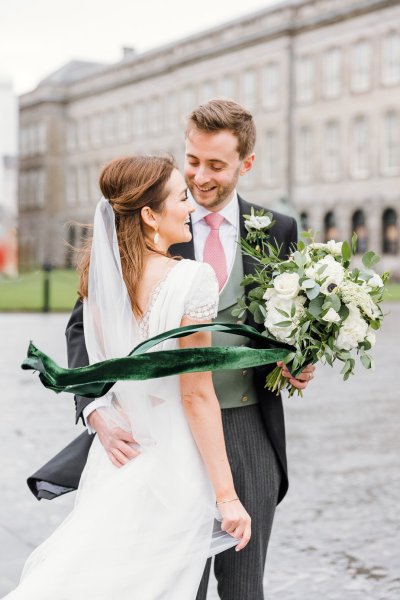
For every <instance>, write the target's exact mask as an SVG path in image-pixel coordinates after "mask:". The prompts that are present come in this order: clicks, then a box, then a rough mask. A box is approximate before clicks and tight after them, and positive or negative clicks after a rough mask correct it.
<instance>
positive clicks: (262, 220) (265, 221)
mask: <svg viewBox="0 0 400 600" xmlns="http://www.w3.org/2000/svg"><path fill="white" fill-rule="evenodd" d="M270 225H271V219H270V218H269V217H266V216H264V217H256V216H255V215H251V217H250V218H249V219H246V222H245V227H246V229H247V231H250V230H251V229H258V230H259V229H265V228H266V227H269V226H270Z"/></svg>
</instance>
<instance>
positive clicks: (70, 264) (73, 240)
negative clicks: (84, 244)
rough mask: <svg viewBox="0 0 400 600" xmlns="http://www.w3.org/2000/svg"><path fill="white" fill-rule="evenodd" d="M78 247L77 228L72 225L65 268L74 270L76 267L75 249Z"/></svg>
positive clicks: (69, 230) (69, 232)
mask: <svg viewBox="0 0 400 600" xmlns="http://www.w3.org/2000/svg"><path fill="white" fill-rule="evenodd" d="M75 247H76V228H75V226H74V225H70V227H69V229H68V245H67V248H66V253H65V268H66V269H72V268H73V267H74V266H75V265H74V248H75Z"/></svg>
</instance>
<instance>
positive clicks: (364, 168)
mask: <svg viewBox="0 0 400 600" xmlns="http://www.w3.org/2000/svg"><path fill="white" fill-rule="evenodd" d="M368 137H369V136H368V122H367V119H366V118H365V117H357V118H356V119H355V121H354V123H353V128H352V144H351V146H352V162H351V170H352V175H353V177H356V178H359V177H366V176H367V175H368V166H369V165H368Z"/></svg>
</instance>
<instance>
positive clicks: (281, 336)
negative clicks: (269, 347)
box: [264, 295, 306, 344]
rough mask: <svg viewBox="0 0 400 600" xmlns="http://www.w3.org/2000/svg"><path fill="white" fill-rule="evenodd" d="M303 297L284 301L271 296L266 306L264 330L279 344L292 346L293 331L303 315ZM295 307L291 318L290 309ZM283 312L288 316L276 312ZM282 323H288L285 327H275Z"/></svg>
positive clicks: (276, 296)
mask: <svg viewBox="0 0 400 600" xmlns="http://www.w3.org/2000/svg"><path fill="white" fill-rule="evenodd" d="M305 300H306V299H305V297H304V296H297V298H294V299H293V300H291V299H288V300H284V299H282V298H280V297H279V296H278V295H275V296H272V297H271V298H270V300H269V302H267V304H266V310H267V317H266V319H265V323H264V325H265V328H266V329H268V331H269V332H270V334H271V335H273V336H274V337H275V338H276V339H277V340H280V341H281V342H287V343H289V344H292V343H293V342H294V338H293V331H294V330H295V329H296V327H297V325H298V323H299V320H300V317H301V316H302V315H303V314H304V306H303V304H304V302H305ZM293 306H294V307H295V314H294V317H291V310H292V307H293ZM278 308H279V309H280V310H283V311H285V312H286V313H287V314H288V315H289V316H287V317H285V316H284V315H282V314H281V313H280V312H279V311H278V310H276V309H278ZM282 321H290V324H289V325H288V326H287V327H281V326H278V325H276V324H277V323H280V322H282Z"/></svg>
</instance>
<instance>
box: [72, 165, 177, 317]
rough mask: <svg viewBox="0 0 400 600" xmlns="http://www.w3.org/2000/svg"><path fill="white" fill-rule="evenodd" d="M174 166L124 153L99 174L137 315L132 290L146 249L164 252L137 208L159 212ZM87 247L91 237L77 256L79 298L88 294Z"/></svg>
mask: <svg viewBox="0 0 400 600" xmlns="http://www.w3.org/2000/svg"><path fill="white" fill-rule="evenodd" d="M176 168H177V167H176V165H175V163H174V161H173V159H172V158H171V157H164V156H127V157H123V158H116V159H115V160H112V161H111V162H109V163H108V164H107V165H106V166H105V167H104V168H103V170H102V172H101V174H100V180H99V184H100V189H101V192H102V194H103V196H104V197H105V198H106V199H107V200H108V201H109V203H110V205H111V206H112V209H113V211H114V214H115V228H116V231H117V237H118V245H119V252H120V255H121V266H122V274H123V277H124V281H125V284H126V287H127V290H128V294H129V298H130V300H131V304H132V309H133V311H134V312H135V313H136V314H139V315H140V314H141V311H140V308H139V306H138V303H137V301H136V291H137V287H138V283H139V280H140V276H141V274H142V271H143V264H144V255H145V254H146V253H147V252H148V251H149V250H150V251H152V252H157V253H159V254H162V255H165V254H164V252H162V251H160V250H158V249H157V247H156V246H155V245H154V244H153V243H152V242H151V240H149V239H148V238H147V237H146V236H145V229H144V222H143V219H142V217H141V209H142V208H143V207H144V206H148V207H149V208H151V209H152V210H153V211H154V212H156V213H160V212H162V210H163V205H164V202H165V200H166V198H167V196H168V189H167V185H166V184H167V182H168V180H169V178H170V177H171V174H172V171H173V170H174V169H176ZM90 248H91V239H89V240H88V242H87V243H86V244H85V245H84V247H83V248H82V250H81V252H80V254H79V256H78V273H79V275H80V281H79V288H78V293H79V295H80V297H81V298H86V297H87V294H88V276H89V263H90Z"/></svg>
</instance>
